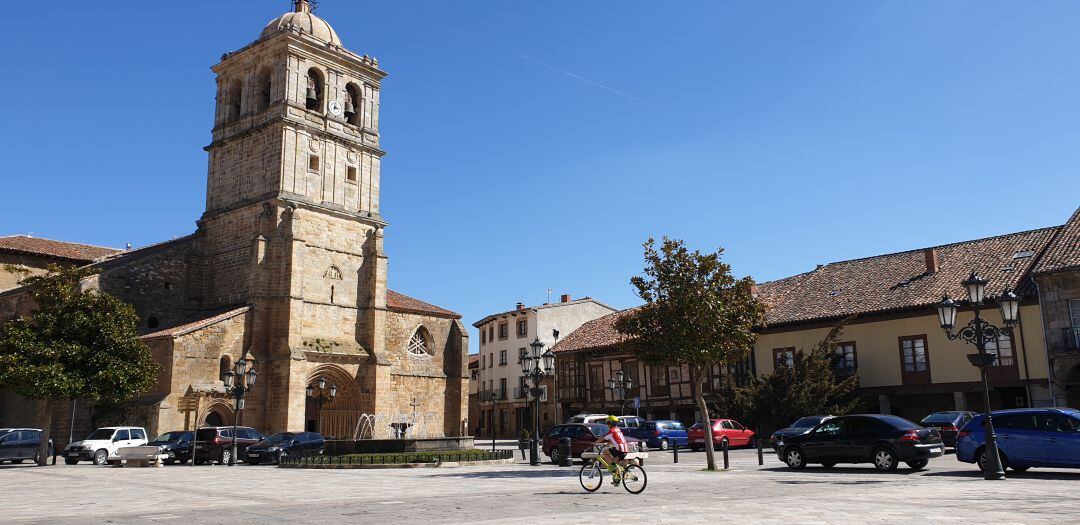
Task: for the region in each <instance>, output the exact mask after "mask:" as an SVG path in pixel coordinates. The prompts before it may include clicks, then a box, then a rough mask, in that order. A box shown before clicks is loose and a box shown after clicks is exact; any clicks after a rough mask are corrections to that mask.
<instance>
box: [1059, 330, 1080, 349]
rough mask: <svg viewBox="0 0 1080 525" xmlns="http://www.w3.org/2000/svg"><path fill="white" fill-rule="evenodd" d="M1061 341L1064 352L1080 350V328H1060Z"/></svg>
mask: <svg viewBox="0 0 1080 525" xmlns="http://www.w3.org/2000/svg"><path fill="white" fill-rule="evenodd" d="M1061 341H1062V343H1064V347H1065V349H1066V350H1080V326H1072V327H1069V328H1062V329H1061Z"/></svg>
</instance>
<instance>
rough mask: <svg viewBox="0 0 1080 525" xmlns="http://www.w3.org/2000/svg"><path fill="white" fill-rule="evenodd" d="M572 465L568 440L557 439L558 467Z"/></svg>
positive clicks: (572, 459)
mask: <svg viewBox="0 0 1080 525" xmlns="http://www.w3.org/2000/svg"><path fill="white" fill-rule="evenodd" d="M573 465H574V455H573V451H572V450H571V449H570V438H568V437H564V438H559V466H560V467H570V466H573Z"/></svg>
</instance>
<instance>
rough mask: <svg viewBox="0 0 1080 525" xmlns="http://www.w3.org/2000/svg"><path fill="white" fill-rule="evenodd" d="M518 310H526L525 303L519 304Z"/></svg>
mask: <svg viewBox="0 0 1080 525" xmlns="http://www.w3.org/2000/svg"><path fill="white" fill-rule="evenodd" d="M517 309H518V310H524V309H525V303H518V304H517Z"/></svg>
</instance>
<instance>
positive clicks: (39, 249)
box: [0, 235, 123, 263]
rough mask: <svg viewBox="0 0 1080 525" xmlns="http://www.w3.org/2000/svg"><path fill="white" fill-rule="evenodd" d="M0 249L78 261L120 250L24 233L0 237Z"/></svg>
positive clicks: (89, 259)
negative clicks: (29, 235) (42, 237)
mask: <svg viewBox="0 0 1080 525" xmlns="http://www.w3.org/2000/svg"><path fill="white" fill-rule="evenodd" d="M0 250H7V251H14V252H21V253H27V254H31V255H42V256H46V257H58V258H61V259H68V260H72V261H78V262H84V263H88V262H92V261H94V260H95V259H99V258H101V257H105V256H107V255H112V254H114V253H119V252H122V251H123V250H118V249H116V248H106V247H104V246H92V245H89V244H79V243H75V242H66V241H54V240H52V239H41V238H38V237H28V236H26V235H10V236H7V237H0Z"/></svg>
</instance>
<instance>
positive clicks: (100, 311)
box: [0, 266, 160, 465]
mask: <svg viewBox="0 0 1080 525" xmlns="http://www.w3.org/2000/svg"><path fill="white" fill-rule="evenodd" d="M10 270H12V269H11V268H9V271H10ZM93 273H94V271H93V270H90V269H86V268H83V269H74V270H71V269H63V268H60V267H55V266H54V267H51V268H49V271H48V273H46V274H44V275H37V276H32V277H24V278H23V279H22V281H20V284H22V285H24V286H27V287H28V288H29V291H30V296H31V298H32V299H33V301H34V302H35V303H36V306H37V309H35V310H33V311H32V312H30V313H29V314H27V315H25V316H22V317H18V318H15V319H11V320H9V321H7V322H4V323H3V324H0V387H3V388H7V389H10V390H12V391H14V392H15V393H17V394H19V395H21V396H23V397H26V398H29V399H35V400H38V401H39V406H40V407H41V408H40V410H39V414H40V415H41V418H42V424H41V428H42V430H43V431H44V434H43V436H42V440H41V448H40V449H39V454H38V464H39V465H44V464H45V460H46V456H47V455H48V452H47V447H48V440H49V434H50V428H51V427H52V417H51V416H52V404H53V402H54V401H56V400H61V399H86V400H91V401H106V402H118V401H123V400H126V399H130V398H132V397H135V396H137V395H139V394H142V393H144V392H146V391H147V390H149V389H150V388H151V387H153V385H154V383H155V381H156V379H157V376H158V372H159V371H160V367H159V366H158V364H157V362H156V361H154V358H153V356H152V355H151V353H150V349H149V348H148V347H147V346H146V345H145V344H143V342H142V341H140V340H139V339H138V334H137V333H136V326H137V325H138V322H139V317H138V315H136V314H135V309H134V308H132V307H131V305H129V304H127V303H125V302H123V301H121V300H120V299H117V298H116V297H113V296H111V295H109V294H107V293H104V292H101V291H98V290H92V289H83V287H82V282H83V279H84V278H85V277H88V276H90V275H92V274H93Z"/></svg>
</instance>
